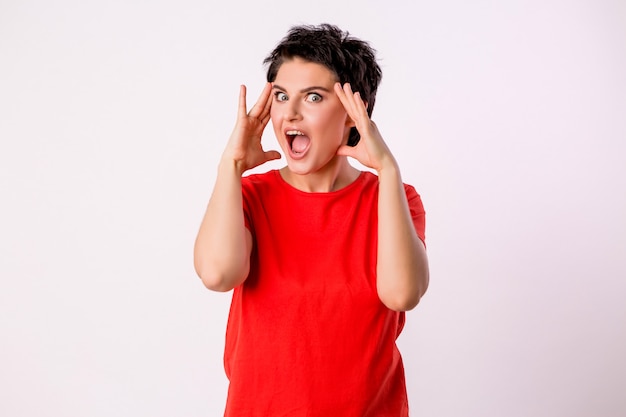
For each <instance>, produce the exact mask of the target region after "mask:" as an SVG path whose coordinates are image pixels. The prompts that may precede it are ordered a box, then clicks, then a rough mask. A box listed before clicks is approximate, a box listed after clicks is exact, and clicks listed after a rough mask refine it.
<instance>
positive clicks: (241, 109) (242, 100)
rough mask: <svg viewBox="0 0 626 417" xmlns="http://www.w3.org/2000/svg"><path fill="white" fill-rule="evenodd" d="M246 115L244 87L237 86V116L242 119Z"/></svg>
mask: <svg viewBox="0 0 626 417" xmlns="http://www.w3.org/2000/svg"><path fill="white" fill-rule="evenodd" d="M247 113H248V111H247V109H246V86H245V85H243V84H241V86H239V105H238V107H237V116H239V117H244V116H245V115H246V114H247Z"/></svg>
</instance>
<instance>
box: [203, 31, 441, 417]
mask: <svg viewBox="0 0 626 417" xmlns="http://www.w3.org/2000/svg"><path fill="white" fill-rule="evenodd" d="M265 63H266V64H268V72H267V81H268V84H267V85H266V87H265V89H264V90H263V92H262V93H261V95H260V97H259V98H258V100H257V102H256V104H255V105H254V106H253V107H252V109H251V110H250V111H249V112H248V111H247V108H246V89H245V87H244V86H242V87H241V91H240V96H239V111H238V117H237V123H236V125H235V128H234V130H233V133H232V134H231V137H230V139H229V140H228V144H227V146H226V149H225V150H224V153H223V155H222V158H221V161H220V164H219V167H218V174H217V179H216V183H215V186H214V189H213V193H212V196H211V199H210V201H209V204H208V207H207V211H206V215H205V217H204V219H203V221H202V224H201V226H200V230H199V233H198V237H197V240H196V244H195V252H194V257H195V258H194V259H195V267H196V271H197V272H198V275H199V276H200V277H201V279H202V281H203V282H204V284H205V285H206V286H207V287H208V288H209V289H212V290H216V291H229V290H231V289H234V292H233V298H232V304H231V309H230V315H229V319H228V326H227V331H226V347H225V354H224V363H225V370H226V374H227V376H228V378H229V381H230V385H229V391H228V398H227V404H226V411H225V415H226V416H324V417H328V416H359V417H364V416H376V417H381V416H394V417H398V416H407V415H408V401H407V395H406V388H405V378H404V369H403V365H402V359H401V356H400V353H399V351H398V349H397V347H396V343H395V341H396V338H397V337H398V335H399V334H400V332H401V330H402V327H403V325H404V320H405V315H404V311H406V310H410V309H412V308H414V307H415V306H416V305H417V303H418V302H419V300H420V297H422V295H423V294H424V292H425V291H426V288H427V286H428V279H429V276H428V262H427V257H426V251H425V246H424V243H423V242H424V225H425V221H424V209H423V206H422V203H421V200H420V197H419V195H418V194H417V193H416V191H415V190H414V188H413V187H411V186H409V185H405V184H403V182H402V179H401V176H400V170H399V167H398V164H397V163H396V160H395V159H394V157H393V155H392V153H391V152H390V150H389V148H388V147H387V145H386V144H385V142H384V140H383V138H382V136H381V134H380V132H379V131H378V129H377V127H376V125H375V124H374V122H373V121H372V120H371V119H370V116H371V114H372V110H373V107H374V101H375V96H376V91H377V88H378V84H379V82H380V79H381V71H380V67H379V66H378V64H377V63H376V59H375V54H374V51H373V49H372V48H371V47H370V46H369V45H368V44H367V43H366V42H364V41H361V40H359V39H356V38H354V37H351V36H349V34H347V33H344V32H342V31H341V30H340V29H338V28H337V27H335V26H331V25H320V26H298V27H294V28H292V29H291V30H290V31H289V32H288V34H287V36H286V37H285V38H284V39H283V40H282V41H281V42H280V43H279V44H278V46H277V47H276V48H275V49H274V50H273V51H272V53H271V54H270V55H269V56H268V57H267V58H266V60H265ZM270 120H271V121H272V125H273V128H274V132H275V134H276V138H277V139H278V142H279V144H280V147H281V149H282V151H283V153H284V155H285V157H286V166H285V167H284V168H282V169H280V170H271V171H269V172H266V173H264V174H255V175H247V176H244V173H245V172H246V171H247V170H249V169H251V168H254V167H256V166H259V165H261V164H263V163H265V162H267V161H269V160H273V159H278V158H280V157H281V155H280V154H279V153H278V152H277V151H265V150H264V149H263V147H262V145H261V135H262V132H263V130H264V129H265V127H266V125H267V124H268V123H269V121H270ZM348 156H350V157H353V158H355V159H356V160H357V161H359V162H360V163H361V164H363V165H364V166H366V167H369V168H371V169H372V170H373V171H375V172H376V174H373V173H371V172H369V171H360V170H358V169H356V168H355V167H353V166H352V165H351V164H350V163H349V161H348Z"/></svg>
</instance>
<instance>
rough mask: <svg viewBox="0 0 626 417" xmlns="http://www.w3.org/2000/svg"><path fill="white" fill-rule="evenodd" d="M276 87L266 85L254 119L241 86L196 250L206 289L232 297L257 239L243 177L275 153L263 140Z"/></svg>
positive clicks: (241, 280)
mask: <svg viewBox="0 0 626 417" xmlns="http://www.w3.org/2000/svg"><path fill="white" fill-rule="evenodd" d="M270 92H271V85H270V84H267V85H266V86H265V89H264V90H263V92H262V93H261V96H260V97H259V99H258V101H257V103H256V104H255V105H254V107H252V109H251V110H250V113H248V112H247V110H246V88H245V87H244V86H241V90H240V93H239V111H238V115H237V123H236V124H235V128H234V130H233V133H232V134H231V136H230V139H229V140H228V144H227V146H226V149H225V150H224V153H223V155H222V158H221V161H220V163H219V167H218V172H217V179H216V182H215V187H214V188H213V193H212V195H211V198H210V200H209V204H208V206H207V210H206V213H205V215H204V218H203V220H202V223H201V225H200V230H199V231H198V236H197V238H196V242H195V246H194V267H195V269H196V273H197V274H198V276H199V277H200V278H201V279H202V282H203V283H204V285H206V287H207V288H209V289H211V290H215V291H229V290H231V289H233V288H234V287H236V286H237V285H239V284H241V283H242V282H243V281H244V280H245V279H246V277H247V276H248V272H249V270H250V253H251V251H252V235H251V234H250V231H249V230H248V229H247V228H246V227H245V222H244V214H243V202H242V193H241V176H242V174H243V173H244V172H245V171H246V170H248V169H251V168H254V167H255V166H258V165H261V164H263V163H265V162H267V161H269V160H272V159H278V158H280V154H279V153H278V152H276V151H268V152H265V151H263V148H262V146H261V135H262V134H263V130H264V129H265V126H266V125H267V123H268V122H269V120H270V113H269V111H270V107H271V104H272V99H271V95H270Z"/></svg>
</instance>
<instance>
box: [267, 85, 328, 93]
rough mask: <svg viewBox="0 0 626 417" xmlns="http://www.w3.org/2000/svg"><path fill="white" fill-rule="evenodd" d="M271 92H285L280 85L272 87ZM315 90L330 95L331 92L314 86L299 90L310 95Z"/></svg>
mask: <svg viewBox="0 0 626 417" xmlns="http://www.w3.org/2000/svg"><path fill="white" fill-rule="evenodd" d="M272 90H282V91H287V89H286V88H283V87H281V86H280V85H277V84H274V85H273V87H272ZM316 90H322V91H324V92H326V93H330V92H331V90H329V89H328V88H326V87H322V86H317V85H315V86H311V87H307V88H304V89H302V90H300V93H310V92H311V91H316Z"/></svg>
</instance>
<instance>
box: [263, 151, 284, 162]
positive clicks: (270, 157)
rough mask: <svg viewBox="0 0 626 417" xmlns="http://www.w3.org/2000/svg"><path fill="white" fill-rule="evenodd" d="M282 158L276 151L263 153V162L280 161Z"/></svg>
mask: <svg viewBox="0 0 626 417" xmlns="http://www.w3.org/2000/svg"><path fill="white" fill-rule="evenodd" d="M281 157H282V156H281V154H280V152H278V151H267V152H265V160H266V161H272V160H274V159H280V158H281Z"/></svg>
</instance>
